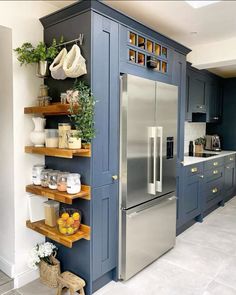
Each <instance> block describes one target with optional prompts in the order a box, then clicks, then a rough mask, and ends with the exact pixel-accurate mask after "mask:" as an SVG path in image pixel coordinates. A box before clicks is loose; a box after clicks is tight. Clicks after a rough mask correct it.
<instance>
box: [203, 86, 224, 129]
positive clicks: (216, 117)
mask: <svg viewBox="0 0 236 295" xmlns="http://www.w3.org/2000/svg"><path fill="white" fill-rule="evenodd" d="M206 99H207V117H206V121H207V122H208V123H218V122H219V121H220V120H221V115H222V89H221V83H220V82H219V81H218V80H216V81H214V80H210V81H208V82H207V83H206Z"/></svg>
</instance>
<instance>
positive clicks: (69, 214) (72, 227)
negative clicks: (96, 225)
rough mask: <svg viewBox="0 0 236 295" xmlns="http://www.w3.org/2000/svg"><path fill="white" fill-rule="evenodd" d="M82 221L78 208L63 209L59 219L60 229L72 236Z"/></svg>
mask: <svg viewBox="0 0 236 295" xmlns="http://www.w3.org/2000/svg"><path fill="white" fill-rule="evenodd" d="M80 222H81V212H80V211H79V210H77V209H63V210H62V211H61V212H60V217H59V218H58V220H57V225H58V230H59V232H60V233H61V234H63V235H66V236H71V235H73V234H75V233H76V232H77V231H78V229H79V227H80Z"/></svg>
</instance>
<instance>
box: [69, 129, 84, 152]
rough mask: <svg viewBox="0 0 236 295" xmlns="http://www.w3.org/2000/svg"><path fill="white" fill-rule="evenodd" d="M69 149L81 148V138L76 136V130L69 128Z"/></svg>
mask: <svg viewBox="0 0 236 295" xmlns="http://www.w3.org/2000/svg"><path fill="white" fill-rule="evenodd" d="M68 148H69V149H81V138H78V132H77V131H76V130H71V131H70V133H69V136H68Z"/></svg>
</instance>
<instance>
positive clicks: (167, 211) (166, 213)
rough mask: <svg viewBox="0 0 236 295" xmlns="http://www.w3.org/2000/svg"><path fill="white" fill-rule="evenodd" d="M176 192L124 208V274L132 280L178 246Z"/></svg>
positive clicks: (122, 264) (122, 262)
mask: <svg viewBox="0 0 236 295" xmlns="http://www.w3.org/2000/svg"><path fill="white" fill-rule="evenodd" d="M175 237H176V197H175V192H173V193H171V194H168V195H165V196H163V197H161V198H157V199H154V200H152V201H150V202H147V203H145V204H143V205H140V206H137V207H135V208H132V209H129V210H123V211H122V257H121V269H120V278H121V279H123V280H128V279H129V278H131V277H132V276H133V275H135V274H136V273H137V272H139V271H140V270H142V269H143V268H144V267H146V266H147V265H148V264H150V263H152V262H153V261H154V260H156V259H157V258H158V257H160V256H161V255H162V254H164V253H165V252H167V251H168V250H169V249H171V248H173V247H174V244H175Z"/></svg>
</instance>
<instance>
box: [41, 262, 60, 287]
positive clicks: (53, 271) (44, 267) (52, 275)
mask: <svg viewBox="0 0 236 295" xmlns="http://www.w3.org/2000/svg"><path fill="white" fill-rule="evenodd" d="M50 260H51V261H52V263H53V265H50V264H48V263H47V262H45V261H43V260H41V261H40V263H39V273H40V281H41V282H42V283H43V284H45V285H47V286H48V287H50V288H56V287H57V286H58V282H57V277H58V276H59V275H60V274H61V267H60V261H58V260H57V259H56V258H55V257H54V256H51V257H50Z"/></svg>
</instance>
